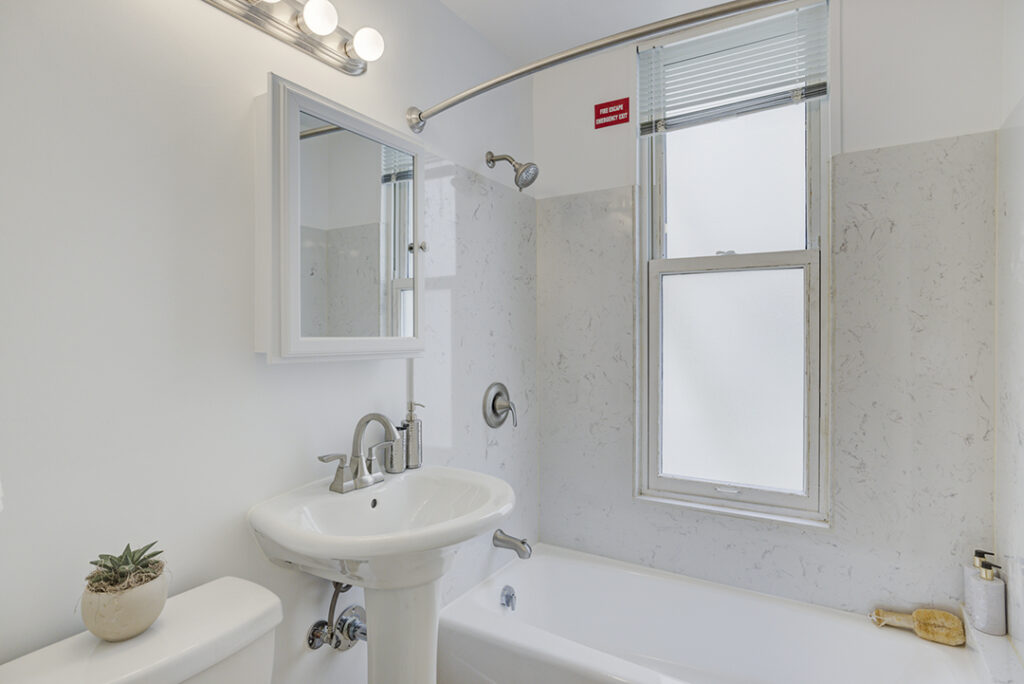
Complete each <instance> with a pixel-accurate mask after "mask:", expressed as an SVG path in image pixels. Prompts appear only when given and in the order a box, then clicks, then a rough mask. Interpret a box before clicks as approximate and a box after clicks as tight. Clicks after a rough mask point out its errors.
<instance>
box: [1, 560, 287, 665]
mask: <svg viewBox="0 0 1024 684" xmlns="http://www.w3.org/2000/svg"><path fill="white" fill-rule="evenodd" d="M281 617H282V613H281V600H280V599H279V598H277V596H276V595H275V594H274V593H273V592H271V591H269V590H267V589H265V588H263V587H261V586H260V585H258V584H254V583H252V582H248V581H246V580H243V579H239V578H237V577H221V578H220V579H216V580H213V581H212V582H207V583H206V584H203V585H201V586H198V587H196V588H194V589H190V590H189V591H186V592H184V593H181V594H178V595H177V596H173V597H171V598H169V599H167V605H166V606H165V607H164V610H163V613H161V614H160V617H159V618H157V621H156V622H154V623H153V626H152V627H150V628H149V629H148V630H146V631H145V632H143V633H142V634H140V635H139V636H137V637H135V638H134V639H129V640H128V641H122V642H120V643H116V644H111V643H107V642H104V641H101V640H99V639H97V638H96V637H95V636H93V635H92V634H90V633H89V632H82V633H80V634H76V635H75V636H73V637H69V638H67V639H65V640H64V641H58V642H57V643H55V644H52V645H50V646H47V647H45V648H42V649H39V650H38V651H33V652H32V653H29V654H28V655H26V656H23V657H21V658H18V659H17V660H12V661H11V662H9V663H7V664H6V665H0V682H18V683H19V684H51V683H52V684H58V683H59V684H67V683H68V682H74V683H75V684H177V683H179V682H181V681H183V680H185V679H188V678H189V677H193V676H195V675H196V674H198V673H200V672H202V671H203V670H205V669H207V668H209V667H211V666H213V665H215V664H216V663H218V662H220V661H221V660H225V659H226V658H228V657H229V656H231V655H234V654H235V653H237V652H238V651H240V650H242V649H243V648H245V647H246V646H248V645H249V644H251V643H252V642H254V641H256V639H258V638H259V637H261V636H263V635H264V634H267V633H268V632H270V631H271V630H273V629H274V628H275V627H276V626H277V625H278V624H279V623H280V622H281Z"/></svg>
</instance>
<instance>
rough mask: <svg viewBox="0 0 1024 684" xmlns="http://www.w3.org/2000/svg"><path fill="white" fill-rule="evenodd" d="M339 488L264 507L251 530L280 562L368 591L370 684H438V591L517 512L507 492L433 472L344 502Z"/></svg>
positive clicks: (412, 473) (319, 485)
mask: <svg viewBox="0 0 1024 684" xmlns="http://www.w3.org/2000/svg"><path fill="white" fill-rule="evenodd" d="M330 482H331V478H325V479H323V480H318V481H316V482H311V483H310V484H307V485H304V486H302V487H299V488H298V489H293V490H292V491H290V492H286V493H284V494H281V495H280V496H277V497H274V498H273V499H269V500H267V501H264V502H263V503H260V504H257V505H255V506H253V507H252V509H251V510H250V511H249V524H250V525H252V528H253V530H254V532H255V533H256V539H257V541H258V542H259V545H260V547H261V548H262V549H263V552H264V553H265V554H266V555H267V558H269V559H270V560H271V561H272V562H274V563H276V564H278V565H281V566H284V567H288V568H293V569H295V570H301V571H303V572H307V573H309V574H312V575H316V576H318V577H323V578H325V579H329V580H332V581H337V582H345V583H347V584H354V585H356V586H360V587H363V588H364V590H365V597H366V623H367V652H368V658H369V675H370V677H369V678H370V684H396V683H398V682H401V683H402V684H435V682H436V678H437V617H438V610H439V594H438V581H439V580H440V578H441V576H442V575H443V574H444V573H445V572H446V571H447V570H448V568H449V567H450V566H451V562H452V557H453V554H454V547H455V545H456V544H459V543H460V542H464V541H466V540H468V539H471V538H473V537H475V536H477V535H478V534H482V533H485V532H490V531H491V530H493V529H494V527H495V526H496V525H497V523H498V522H499V521H500V520H501V519H502V518H504V517H505V516H506V515H508V513H509V512H510V511H511V510H512V507H513V505H514V504H515V494H514V493H513V492H512V488H511V487H510V486H509V485H508V483H506V482H504V481H503V480H500V479H498V478H496V477H491V476H490V475H484V474H482V473H474V472H472V471H469V470H460V469H458V468H445V467H441V466H424V467H423V468H418V469H416V470H407V471H406V472H404V473H402V474H400V475H391V476H389V477H388V478H387V479H385V480H384V482H382V483H380V484H378V485H374V486H372V487H367V488H366V489H358V490H355V491H352V492H347V493H345V494H336V493H334V492H332V491H330V490H329V489H328V485H329V484H330Z"/></svg>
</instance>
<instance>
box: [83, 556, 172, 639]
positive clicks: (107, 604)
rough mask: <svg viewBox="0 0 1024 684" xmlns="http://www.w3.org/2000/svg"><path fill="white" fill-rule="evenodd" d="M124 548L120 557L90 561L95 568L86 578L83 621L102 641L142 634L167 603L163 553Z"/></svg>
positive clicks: (106, 557) (107, 557)
mask: <svg viewBox="0 0 1024 684" xmlns="http://www.w3.org/2000/svg"><path fill="white" fill-rule="evenodd" d="M155 544H156V542H153V543H151V544H146V545H145V546H143V547H142V548H140V549H132V547H131V545H126V546H125V547H124V551H122V552H121V555H119V556H112V555H110V554H106V553H101V554H100V557H99V558H98V559H96V560H94V561H90V563H92V564H93V565H95V566H96V569H95V570H93V571H92V572H90V573H89V575H88V577H86V578H85V581H86V585H85V591H83V592H82V622H84V623H85V626H86V628H87V629H88V630H89V631H90V632H92V633H93V634H95V635H96V636H98V637H99V638H100V639H103V640H105V641H124V640H125V639H131V638H132V637H133V636H137V635H139V634H142V633H143V632H145V631H146V629H148V628H149V626H150V625H151V624H153V622H154V621H155V620H156V619H157V617H158V616H159V615H160V611H162V610H163V609H164V602H165V601H166V600H167V575H166V573H164V562H163V561H161V560H156V557H157V556H158V555H160V554H161V553H163V551H150V549H151V548H153V546H154V545H155Z"/></svg>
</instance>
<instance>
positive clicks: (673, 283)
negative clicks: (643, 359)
mask: <svg viewBox="0 0 1024 684" xmlns="http://www.w3.org/2000/svg"><path fill="white" fill-rule="evenodd" d="M662 288H663V290H662V436H661V439H662V463H661V468H662V473H663V474H665V475H670V476H672V475H674V476H679V477H687V478H693V479H700V480H711V481H714V482H723V483H731V484H739V485H748V486H756V487H762V488H769V489H781V490H790V491H803V489H804V401H805V396H804V275H803V269H802V268H789V269H778V270H765V271H730V272H714V273H687V274H674V275H665V276H663V278H662Z"/></svg>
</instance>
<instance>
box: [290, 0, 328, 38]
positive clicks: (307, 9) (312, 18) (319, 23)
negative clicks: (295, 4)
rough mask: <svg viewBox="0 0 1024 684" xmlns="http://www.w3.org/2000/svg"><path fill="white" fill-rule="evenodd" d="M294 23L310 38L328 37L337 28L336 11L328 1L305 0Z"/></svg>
mask: <svg viewBox="0 0 1024 684" xmlns="http://www.w3.org/2000/svg"><path fill="white" fill-rule="evenodd" d="M295 21H296V22H297V23H298V25H299V28H300V29H302V30H303V31H305V32H306V33H308V34H310V35H312V36H329V35H331V34H332V33H334V30H335V29H336V28H338V10H336V9H335V8H334V5H332V4H331V3H330V0H306V4H305V5H303V7H302V11H301V12H299V16H298V17H297V18H296V19H295Z"/></svg>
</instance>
